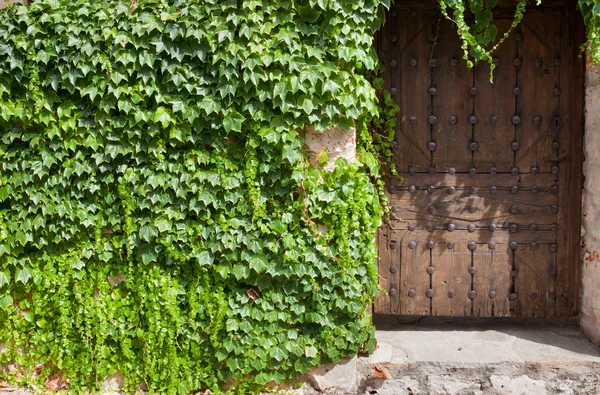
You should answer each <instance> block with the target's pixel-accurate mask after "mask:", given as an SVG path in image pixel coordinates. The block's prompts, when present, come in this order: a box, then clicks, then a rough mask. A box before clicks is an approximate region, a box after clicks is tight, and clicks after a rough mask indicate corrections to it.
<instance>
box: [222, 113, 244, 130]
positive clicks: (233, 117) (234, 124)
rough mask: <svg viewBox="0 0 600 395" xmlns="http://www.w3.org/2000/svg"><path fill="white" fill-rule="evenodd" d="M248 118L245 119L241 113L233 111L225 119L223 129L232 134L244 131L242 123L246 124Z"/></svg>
mask: <svg viewBox="0 0 600 395" xmlns="http://www.w3.org/2000/svg"><path fill="white" fill-rule="evenodd" d="M245 119H246V118H244V117H243V116H242V115H241V114H240V113H239V112H237V111H235V110H234V111H231V112H230V113H229V114H228V115H226V116H225V118H224V119H223V127H224V128H225V131H226V132H231V131H232V130H234V131H236V132H241V131H242V122H244V120H245Z"/></svg>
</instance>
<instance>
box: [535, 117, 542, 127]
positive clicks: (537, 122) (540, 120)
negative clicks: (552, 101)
mask: <svg viewBox="0 0 600 395" xmlns="http://www.w3.org/2000/svg"><path fill="white" fill-rule="evenodd" d="M540 123H542V117H540V116H539V115H536V116H535V117H533V124H534V125H539V124H540Z"/></svg>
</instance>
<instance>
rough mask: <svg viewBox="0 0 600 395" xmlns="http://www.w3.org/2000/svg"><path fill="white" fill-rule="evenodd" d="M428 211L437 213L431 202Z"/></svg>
mask: <svg viewBox="0 0 600 395" xmlns="http://www.w3.org/2000/svg"><path fill="white" fill-rule="evenodd" d="M427 211H429V213H430V214H435V211H436V210H435V206H433V205H431V204H430V205H429V206H427Z"/></svg>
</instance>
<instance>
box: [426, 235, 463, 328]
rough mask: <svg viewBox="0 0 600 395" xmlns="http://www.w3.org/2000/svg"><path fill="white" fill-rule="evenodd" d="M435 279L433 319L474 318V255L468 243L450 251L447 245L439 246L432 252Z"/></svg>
mask: <svg viewBox="0 0 600 395" xmlns="http://www.w3.org/2000/svg"><path fill="white" fill-rule="evenodd" d="M431 262H432V266H433V267H434V269H435V271H434V272H433V274H432V275H431V281H432V286H433V290H434V292H435V294H434V297H433V299H432V311H431V314H432V315H436V316H452V317H464V316H470V315H471V306H472V303H471V300H470V299H469V298H468V292H469V291H470V290H471V274H470V273H469V267H470V266H471V251H470V250H469V249H468V248H467V244H466V243H464V242H463V243H455V245H454V248H453V249H450V248H448V244H447V242H445V241H443V242H439V243H436V245H435V247H434V248H433V250H432V256H431Z"/></svg>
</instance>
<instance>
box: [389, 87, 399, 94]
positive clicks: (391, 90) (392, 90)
mask: <svg viewBox="0 0 600 395" xmlns="http://www.w3.org/2000/svg"><path fill="white" fill-rule="evenodd" d="M397 92H398V89H396V88H392V89H390V93H391V94H392V95H395V94H396V93H397Z"/></svg>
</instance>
